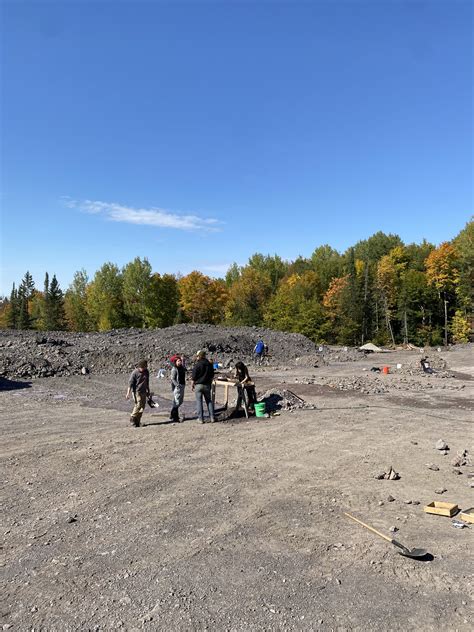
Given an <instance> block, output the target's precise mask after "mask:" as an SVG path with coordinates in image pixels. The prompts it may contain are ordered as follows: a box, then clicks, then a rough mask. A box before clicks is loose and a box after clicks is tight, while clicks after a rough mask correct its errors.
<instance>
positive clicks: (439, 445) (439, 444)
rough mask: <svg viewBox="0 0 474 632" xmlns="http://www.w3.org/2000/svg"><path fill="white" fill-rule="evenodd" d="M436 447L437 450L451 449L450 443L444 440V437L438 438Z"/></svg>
mask: <svg viewBox="0 0 474 632" xmlns="http://www.w3.org/2000/svg"><path fill="white" fill-rule="evenodd" d="M435 448H436V449H437V450H449V446H448V444H447V443H446V441H443V439H438V441H437V442H436V445H435Z"/></svg>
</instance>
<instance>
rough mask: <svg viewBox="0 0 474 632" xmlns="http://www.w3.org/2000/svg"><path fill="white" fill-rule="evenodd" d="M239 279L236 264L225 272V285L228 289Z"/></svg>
mask: <svg viewBox="0 0 474 632" xmlns="http://www.w3.org/2000/svg"><path fill="white" fill-rule="evenodd" d="M239 279H240V268H239V266H238V265H237V264H236V263H233V264H232V265H231V266H230V268H229V269H228V270H227V272H226V275H225V284H226V285H227V287H230V286H231V285H233V284H234V283H235V282H236V281H238V280H239Z"/></svg>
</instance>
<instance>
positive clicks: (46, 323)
mask: <svg viewBox="0 0 474 632" xmlns="http://www.w3.org/2000/svg"><path fill="white" fill-rule="evenodd" d="M42 316H43V317H42V321H43V322H42V327H41V329H44V330H45V331H51V330H53V329H54V327H53V326H52V313H51V300H50V295H49V274H48V273H47V272H46V274H45V275H44V292H43V309H42Z"/></svg>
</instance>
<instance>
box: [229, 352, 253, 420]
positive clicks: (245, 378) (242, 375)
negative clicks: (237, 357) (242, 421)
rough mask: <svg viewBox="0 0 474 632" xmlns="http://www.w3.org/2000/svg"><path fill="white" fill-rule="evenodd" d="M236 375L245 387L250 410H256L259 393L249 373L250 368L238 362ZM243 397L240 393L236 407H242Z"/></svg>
mask: <svg viewBox="0 0 474 632" xmlns="http://www.w3.org/2000/svg"><path fill="white" fill-rule="evenodd" d="M234 377H235V378H236V379H237V380H238V381H239V384H240V385H241V386H243V387H244V388H245V392H246V393H247V399H248V403H249V407H248V409H249V412H251V413H253V412H255V409H254V406H255V404H256V403H257V393H256V391H255V385H254V384H253V382H252V378H251V377H250V375H249V370H248V368H247V367H246V366H245V364H244V363H243V362H237V364H236V365H235V372H234ZM241 397H242V396H241V394H240V393H239V396H238V398H237V404H236V408H239V407H240V404H241Z"/></svg>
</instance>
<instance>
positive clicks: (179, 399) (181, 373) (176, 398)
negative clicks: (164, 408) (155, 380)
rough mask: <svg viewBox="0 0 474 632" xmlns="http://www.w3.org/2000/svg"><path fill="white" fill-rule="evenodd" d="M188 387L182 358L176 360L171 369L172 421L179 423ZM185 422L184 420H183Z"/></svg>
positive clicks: (178, 357)
mask: <svg viewBox="0 0 474 632" xmlns="http://www.w3.org/2000/svg"><path fill="white" fill-rule="evenodd" d="M185 387H186V369H185V368H184V366H183V360H182V358H181V357H180V356H177V357H176V358H175V359H174V365H173V368H172V369H171V390H172V391H173V408H172V409H171V413H170V421H174V422H179V421H180V418H179V407H180V406H181V404H182V403H183V401H184V389H185ZM183 421H184V419H183Z"/></svg>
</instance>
